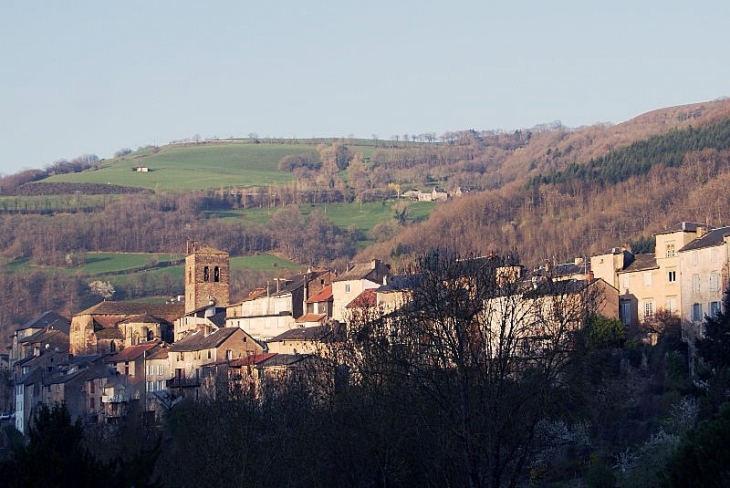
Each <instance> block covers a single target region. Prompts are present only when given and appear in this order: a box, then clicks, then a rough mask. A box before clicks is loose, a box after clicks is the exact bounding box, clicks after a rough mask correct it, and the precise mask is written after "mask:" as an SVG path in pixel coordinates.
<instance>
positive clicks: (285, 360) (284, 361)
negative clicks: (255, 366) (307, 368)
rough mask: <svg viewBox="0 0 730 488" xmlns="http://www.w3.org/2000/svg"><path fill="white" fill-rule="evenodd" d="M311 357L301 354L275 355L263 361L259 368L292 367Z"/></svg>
mask: <svg viewBox="0 0 730 488" xmlns="http://www.w3.org/2000/svg"><path fill="white" fill-rule="evenodd" d="M307 358H311V356H305V355H302V354H277V355H275V356H274V357H272V358H270V359H268V360H266V361H263V362H262V363H261V366H262V367H264V368H276V367H280V366H287V367H288V366H293V365H294V364H296V363H299V362H301V361H303V360H305V359H307Z"/></svg>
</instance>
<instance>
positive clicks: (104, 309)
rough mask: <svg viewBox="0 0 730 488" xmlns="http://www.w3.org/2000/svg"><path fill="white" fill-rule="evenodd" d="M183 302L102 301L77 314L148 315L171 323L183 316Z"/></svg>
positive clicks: (96, 315)
mask: <svg viewBox="0 0 730 488" xmlns="http://www.w3.org/2000/svg"><path fill="white" fill-rule="evenodd" d="M184 313H185V304H183V303H172V304H168V303H141V302H114V301H103V302H100V303H97V304H96V305H94V306H93V307H90V308H87V309H86V310H84V311H83V312H79V313H78V314H76V315H77V316H78V315H93V316H95V318H97V317H98V316H100V315H102V316H103V315H112V316H113V315H116V316H132V315H150V316H152V317H157V318H160V319H164V320H167V321H168V322H170V323H172V322H174V321H175V319H178V318H180V317H182V316H183V314H184Z"/></svg>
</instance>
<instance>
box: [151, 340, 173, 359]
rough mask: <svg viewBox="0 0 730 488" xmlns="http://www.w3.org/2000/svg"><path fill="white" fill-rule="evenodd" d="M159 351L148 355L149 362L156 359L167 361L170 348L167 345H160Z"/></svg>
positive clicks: (156, 350)
mask: <svg viewBox="0 0 730 488" xmlns="http://www.w3.org/2000/svg"><path fill="white" fill-rule="evenodd" d="M160 346H161V347H160V348H159V349H155V350H153V351H150V352H148V353H147V360H148V361H152V360H156V359H167V357H168V352H169V350H170V347H169V346H168V345H167V344H166V343H163V344H160Z"/></svg>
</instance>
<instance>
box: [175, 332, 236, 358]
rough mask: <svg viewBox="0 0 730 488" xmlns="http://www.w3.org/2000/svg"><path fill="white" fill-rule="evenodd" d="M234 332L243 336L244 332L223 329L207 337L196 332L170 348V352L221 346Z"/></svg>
mask: <svg viewBox="0 0 730 488" xmlns="http://www.w3.org/2000/svg"><path fill="white" fill-rule="evenodd" d="M236 331H241V332H243V333H244V334H245V332H244V331H243V330H241V329H239V328H238V327H224V328H222V329H218V330H216V331H215V332H212V333H210V334H208V335H207V336H206V335H205V333H204V332H203V331H200V330H196V331H195V332H193V333H192V334H189V335H188V336H186V337H184V338H182V339H180V340H179V341H177V342H176V343H174V344H173V345H172V346H170V352H182V351H201V350H203V349H212V348H215V347H218V346H220V345H221V344H223V343H224V342H225V341H226V340H228V339H229V338H230V337H231V336H232V335H233V334H235V333H236Z"/></svg>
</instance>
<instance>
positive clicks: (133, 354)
mask: <svg viewBox="0 0 730 488" xmlns="http://www.w3.org/2000/svg"><path fill="white" fill-rule="evenodd" d="M158 344H159V342H157V341H150V342H145V343H143V344H138V345H136V346H129V347H125V348H124V349H122V350H121V351H120V352H118V353H117V354H115V355H114V356H112V357H110V358H109V359H107V361H108V362H110V363H119V362H122V361H134V360H135V359H137V358H139V357H140V356H142V355H143V354H145V353H146V352H149V351H151V350H152V349H154V348H155V347H157V345H158Z"/></svg>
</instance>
